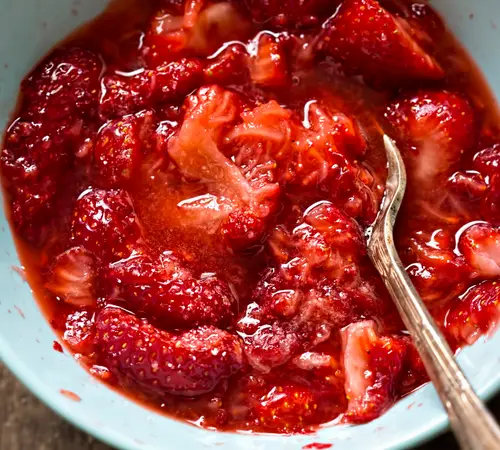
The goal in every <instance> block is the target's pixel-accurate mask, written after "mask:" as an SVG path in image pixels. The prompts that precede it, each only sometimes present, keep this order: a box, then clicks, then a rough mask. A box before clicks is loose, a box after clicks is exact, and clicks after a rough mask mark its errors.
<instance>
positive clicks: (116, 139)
mask: <svg viewBox="0 0 500 450" xmlns="http://www.w3.org/2000/svg"><path fill="white" fill-rule="evenodd" d="M154 122H155V117H154V113H153V112H152V111H142V112H140V113H137V114H133V115H128V116H124V117H122V118H120V119H115V120H112V121H110V122H108V123H107V124H106V125H105V126H103V127H101V129H100V130H99V134H98V136H97V142H96V145H95V147H94V169H95V171H96V174H95V179H96V181H97V183H98V184H99V185H100V186H103V187H126V186H127V185H129V184H130V181H131V180H133V179H134V178H135V177H136V175H137V172H138V170H139V167H140V165H141V162H142V160H143V156H144V154H146V153H147V152H148V150H149V149H150V148H151V147H152V145H153V142H152V135H153V131H154Z"/></svg>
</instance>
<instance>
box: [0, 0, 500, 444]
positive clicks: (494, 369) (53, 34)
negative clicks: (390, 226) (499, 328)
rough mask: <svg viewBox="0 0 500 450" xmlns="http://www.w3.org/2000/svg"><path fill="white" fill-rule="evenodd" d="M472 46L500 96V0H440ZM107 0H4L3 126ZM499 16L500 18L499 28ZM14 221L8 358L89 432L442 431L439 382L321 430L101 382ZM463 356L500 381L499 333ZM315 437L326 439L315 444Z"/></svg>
mask: <svg viewBox="0 0 500 450" xmlns="http://www.w3.org/2000/svg"><path fill="white" fill-rule="evenodd" d="M431 3H432V4H433V6H435V7H436V8H437V9H438V10H439V11H440V12H441V14H442V15H443V16H444V17H445V19H446V21H447V23H448V25H449V27H450V28H451V30H452V31H453V32H454V33H455V35H456V36H457V37H458V38H459V40H460V41H462V43H463V44H465V46H466V47H467V48H468V50H469V52H470V53H471V54H472V55H473V57H474V59H475V60H476V62H477V63H478V65H479V67H480V68H481V69H482V71H483V73H484V75H485V76H486V78H487V80H488V81H489V84H490V86H491V88H492V90H493V93H494V95H495V96H496V98H500V63H498V61H499V60H500V48H499V47H498V46H497V43H498V42H499V40H500V3H498V2H497V1H496V0H483V1H481V2H470V1H468V0H435V1H432V2H431ZM105 7H106V1H105V0H86V1H85V2H81V1H78V0H16V1H12V0H0V10H1V11H2V14H1V16H0V30H1V31H0V35H1V36H3V38H2V39H0V128H2V129H4V127H5V126H6V124H7V122H8V121H9V118H10V112H11V111H12V110H13V109H14V107H15V104H16V97H17V93H18V89H19V82H20V80H21V79H22V78H23V77H24V75H25V74H26V73H27V72H28V71H29V70H30V69H31V68H32V67H33V65H34V64H35V63H37V62H38V61H39V60H40V58H41V56H43V55H44V54H45V53H46V52H47V51H48V50H49V49H50V48H51V47H52V46H53V45H55V44H56V43H57V42H59V41H60V40H61V39H63V38H64V37H66V36H67V35H68V34H70V33H71V32H72V31H73V30H74V29H75V28H76V27H78V26H79V25H81V24H83V23H85V22H86V21H88V20H90V19H91V18H93V17H94V16H96V15H97V14H99V13H100V12H101V11H102V10H103V9H104V8H105ZM496 20H498V27H497V23H496ZM19 266H20V262H19V259H18V257H17V252H16V248H15V245H14V241H13V239H12V234H11V231H10V228H9V224H8V222H7V220H6V218H5V214H4V212H3V210H2V211H1V212H0V286H1V287H2V292H3V294H2V295H1V296H0V357H1V359H2V360H3V362H4V363H5V364H6V365H7V366H8V367H9V368H10V369H11V370H12V372H13V373H14V374H15V375H16V376H17V377H18V378H19V379H20V380H21V381H22V382H23V383H24V384H25V385H26V386H27V387H28V388H29V389H30V390H31V391H32V392H33V393H34V394H35V395H36V396H38V397H39V398H40V399H41V400H42V401H43V402H45V403H46V404H47V405H48V406H49V407H51V408H52V409H53V410H54V411H56V412H57V413H59V414H60V415H61V416H63V417H64V418H66V419H67V420H69V421H70V422H72V423H73V424H75V425H76V426H78V427H80V428H81V429H83V430H84V431H86V432H88V433H90V434H92V435H94V436H95V437H97V438H99V439H101V440H103V441H105V442H107V443H108V444H110V445H112V446H114V447H118V448H121V449H127V450H145V449H150V450H159V449H162V450H169V449H172V450H174V449H178V448H181V447H182V448H184V449H185V450H195V449H196V450H203V449H210V448H215V447H216V448H218V449H220V450H224V449H228V450H237V449H245V450H271V449H272V450H285V449H286V450H300V449H303V448H304V447H307V446H308V448H329V447H328V445H329V444H331V445H333V446H334V448H335V450H353V449H361V448H363V449H365V448H367V447H369V448H370V449H372V450H377V449H384V450H389V449H400V448H408V447H411V446H413V445H416V444H418V443H420V442H422V441H424V440H426V439H430V438H431V437H433V436H434V435H436V434H437V433H440V432H442V431H443V430H444V429H445V428H446V426H447V418H446V415H445V413H444V411H443V408H442V407H441V405H440V402H439V400H438V398H437V395H436V392H435V390H434V388H433V387H432V386H431V385H427V386H425V387H423V388H422V389H419V390H418V391H417V392H414V393H413V394H412V395H409V396H407V397H405V398H404V399H402V400H401V401H399V402H398V403H397V404H396V405H395V406H394V407H393V408H392V409H390V410H389V411H388V412H387V413H386V414H384V415H383V416H382V417H380V418H379V419H377V420H375V421H373V422H371V423H368V424H366V425H362V426H357V427H353V426H331V427H325V428H322V429H320V430H318V432H317V433H316V434H315V435H298V436H279V435H251V434H236V433H219V432H213V431H208V430H204V429H200V428H196V427H194V426H191V425H188V424H185V423H182V422H179V421H176V420H174V419H170V418H168V417H165V416H162V415H159V414H157V413H155V412H153V411H150V410H148V409H145V408H144V407H142V406H140V405H138V404H136V403H134V402H132V401H130V400H128V399H127V398H125V397H124V396H122V395H120V394H119V393H117V392H115V391H113V390H111V389H109V388H107V387H106V386H105V385H103V384H101V383H99V382H98V381H97V380H96V379H94V378H93V377H92V376H91V375H90V374H88V373H87V372H86V371H85V370H83V369H82V367H81V366H80V365H79V364H78V363H77V362H76V361H75V360H74V359H73V357H72V356H71V355H70V354H68V353H67V352H65V353H60V352H56V351H54V350H53V342H54V340H55V339H56V336H55V334H54V333H53V331H52V330H51V328H50V326H49V325H48V323H47V322H46V320H45V318H44V317H43V315H42V314H41V312H40V309H39V307H38V305H37V303H36V302H35V301H34V300H33V297H32V294H31V291H30V288H29V286H28V284H27V283H26V282H25V281H24V280H23V278H22V272H20V271H18V270H16V267H19ZM459 362H460V364H461V366H462V368H463V369H464V370H465V372H466V374H467V375H468V377H469V379H470V380H471V382H472V384H473V386H474V388H475V389H476V390H477V392H478V393H479V394H480V396H481V397H482V398H484V399H486V398H488V397H489V396H491V395H493V394H494V393H495V392H497V391H498V390H499V389H500V334H497V335H496V336H493V337H491V338H487V339H486V338H483V339H481V340H480V341H479V342H477V343H476V344H475V345H474V346H473V347H471V348H468V349H466V350H465V351H463V352H461V353H460V355H459ZM311 444H325V445H324V446H320V445H311Z"/></svg>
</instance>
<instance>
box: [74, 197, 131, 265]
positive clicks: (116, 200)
mask: <svg viewBox="0 0 500 450" xmlns="http://www.w3.org/2000/svg"><path fill="white" fill-rule="evenodd" d="M140 237H141V232H140V228H139V225H138V222H137V217H136V215H135V212H134V209H133V206H132V202H131V200H130V198H129V196H128V194H127V193H126V192H125V191H122V190H109V191H106V190H102V189H90V190H88V191H85V192H84V193H83V194H82V195H81V196H80V198H79V199H78V200H77V202H76V205H75V209H74V211H73V218H72V222H71V241H72V243H73V244H74V245H77V246H78V245H79V246H83V247H85V248H86V249H87V250H88V251H90V252H91V253H93V254H94V256H95V257H97V258H100V259H101V260H103V261H107V262H111V261H118V260H120V259H123V258H126V257H128V256H129V255H130V254H131V253H132V251H133V249H134V246H135V245H136V244H137V242H138V240H139V239H140Z"/></svg>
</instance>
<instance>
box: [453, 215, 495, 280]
mask: <svg viewBox="0 0 500 450" xmlns="http://www.w3.org/2000/svg"><path fill="white" fill-rule="evenodd" d="M458 248H459V250H460V252H461V253H462V254H463V255H464V257H465V259H466V260H467V262H468V263H469V264H470V265H471V266H472V267H473V268H474V269H475V270H476V272H477V275H478V276H480V277H482V278H495V277H498V276H500V230H499V229H498V228H496V227H492V226H491V225H490V224H487V223H479V224H476V225H472V226H471V227H470V228H467V230H465V232H464V233H463V234H462V236H461V238H460V241H459V244H458Z"/></svg>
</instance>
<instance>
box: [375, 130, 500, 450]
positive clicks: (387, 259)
mask: <svg viewBox="0 0 500 450" xmlns="http://www.w3.org/2000/svg"><path fill="white" fill-rule="evenodd" d="M384 145H385V149H386V153H387V161H388V177H387V183H386V191H385V196H384V200H383V202H382V206H381V209H380V212H379V214H378V217H377V219H376V220H375V222H374V223H373V225H372V227H371V228H370V230H369V232H368V254H369V256H370V259H371V260H372V262H373V264H374V265H375V267H376V268H377V270H378V272H379V273H380V275H381V277H382V279H383V280H384V283H385V285H386V287H387V289H388V291H389V293H390V294H391V297H392V299H393V301H394V303H395V304H396V306H397V308H398V311H399V314H400V315H401V317H402V319H403V322H404V323H405V325H406V327H407V329H408V331H409V332H410V334H411V336H412V338H413V342H414V343H415V346H416V348H417V350H418V352H419V353H420V356H421V357H422V360H423V362H424V365H425V368H426V369H427V373H428V374H429V377H430V379H431V381H432V383H434V386H435V387H436V390H437V392H438V395H439V397H440V398H441V402H442V403H443V405H444V408H445V410H446V412H447V413H448V417H449V418H450V425H451V428H452V430H453V432H454V434H455V436H456V438H457V440H458V442H459V444H460V446H461V448H463V449H467V450H493V449H500V427H499V426H498V424H497V423H496V421H495V419H494V418H493V417H492V415H491V414H490V413H489V411H488V410H487V409H486V407H485V405H484V404H483V402H482V401H481V400H480V399H479V397H478V396H477V395H476V393H475V392H474V390H473V389H472V386H471V385H470V383H469V381H468V380H467V378H466V377H465V375H464V373H463V372H462V370H461V369H460V367H459V366H458V364H457V362H456V361H455V358H454V356H453V353H452V351H451V349H450V347H449V345H448V343H447V342H446V339H445V338H444V336H443V335H442V333H441V331H440V330H439V328H438V327H437V325H436V323H435V322H434V320H433V319H432V317H431V315H430V314H429V311H428V310H427V308H426V306H425V304H424V303H423V301H422V299H421V298H420V296H419V295H418V293H417V291H416V290H415V287H414V286H413V284H412V282H411V280H410V278H409V277H408V275H407V273H406V271H405V269H404V267H403V265H402V263H401V260H400V259H399V256H398V253H397V251H396V247H395V245H394V238H393V228H394V223H395V221H396V216H397V214H398V211H399V208H400V206H401V202H402V200H403V196H404V193H405V189H406V171H405V166H404V162H403V159H402V157H401V154H400V153H399V150H398V148H397V147H396V145H395V143H394V142H393V141H392V140H391V139H390V138H389V137H388V136H387V135H384Z"/></svg>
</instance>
